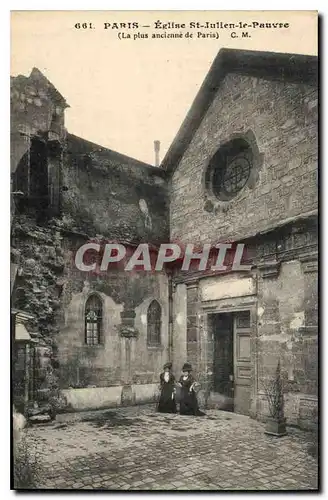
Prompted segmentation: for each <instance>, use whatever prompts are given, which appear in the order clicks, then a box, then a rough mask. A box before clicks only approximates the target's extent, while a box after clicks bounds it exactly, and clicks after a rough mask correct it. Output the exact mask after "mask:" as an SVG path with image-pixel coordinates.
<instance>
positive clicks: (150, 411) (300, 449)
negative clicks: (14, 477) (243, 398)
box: [27, 406, 317, 490]
mask: <svg viewBox="0 0 328 500" xmlns="http://www.w3.org/2000/svg"><path fill="white" fill-rule="evenodd" d="M263 431H264V425H263V424H262V423H259V422H256V421H254V420H251V419H249V418H247V417H244V416H241V415H236V414H233V413H228V412H222V411H215V410H211V411H207V415H206V417H200V418H195V417H183V416H180V415H160V414H156V413H155V412H154V407H153V406H143V407H133V408H124V409H123V408H122V409H116V410H108V411H104V412H93V413H91V412H90V413H84V414H76V415H70V416H65V417H63V416H62V417H60V418H58V419H57V421H56V422H53V423H47V424H41V425H40V424H38V425H33V426H32V427H30V428H29V429H28V432H27V440H28V443H29V447H30V448H31V449H32V448H33V449H36V450H37V453H38V456H39V460H40V462H41V463H42V471H41V475H40V481H39V486H40V488H47V489H105V490H202V489H206V490H232V489H237V490H243V489H247V490H248V489H252V490H281V489H283V490H295V489H299V490H304V489H316V488H317V460H316V459H315V458H313V457H312V456H311V455H310V454H309V453H308V448H309V442H308V439H309V437H308V433H304V432H301V431H299V430H296V429H289V432H288V435H287V436H285V437H282V438H274V437H270V436H267V435H265V434H264V432H263Z"/></svg>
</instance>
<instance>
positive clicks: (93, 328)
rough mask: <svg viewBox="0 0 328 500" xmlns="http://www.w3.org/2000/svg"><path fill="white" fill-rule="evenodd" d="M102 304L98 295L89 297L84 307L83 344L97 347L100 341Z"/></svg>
mask: <svg viewBox="0 0 328 500" xmlns="http://www.w3.org/2000/svg"><path fill="white" fill-rule="evenodd" d="M101 327H102V303H101V300H100V298H99V297H98V295H95V294H94V295H90V297H89V298H88V300H87V302H86V305H85V343H86V344H87V345H98V344H100V341H101Z"/></svg>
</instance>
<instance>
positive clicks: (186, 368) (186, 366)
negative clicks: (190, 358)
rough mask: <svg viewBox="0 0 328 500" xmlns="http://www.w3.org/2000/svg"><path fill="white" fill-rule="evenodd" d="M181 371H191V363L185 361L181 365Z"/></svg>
mask: <svg viewBox="0 0 328 500" xmlns="http://www.w3.org/2000/svg"><path fill="white" fill-rule="evenodd" d="M182 371H183V372H191V371H192V368H191V364H190V363H185V364H184V365H183V367H182Z"/></svg>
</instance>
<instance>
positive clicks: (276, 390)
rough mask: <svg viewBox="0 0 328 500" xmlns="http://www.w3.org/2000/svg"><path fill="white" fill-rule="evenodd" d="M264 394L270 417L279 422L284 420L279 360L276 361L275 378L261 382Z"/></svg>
mask: <svg viewBox="0 0 328 500" xmlns="http://www.w3.org/2000/svg"><path fill="white" fill-rule="evenodd" d="M262 384H263V387H264V392H265V395H266V398H267V401H268V404H269V412H270V416H271V417H272V418H274V419H276V420H279V421H281V420H282V419H283V418H284V394H283V384H282V378H281V369H280V360H279V361H278V364H277V368H276V373H275V376H274V377H273V378H272V379H270V380H268V381H266V380H263V381H262Z"/></svg>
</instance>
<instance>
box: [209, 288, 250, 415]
mask: <svg viewBox="0 0 328 500" xmlns="http://www.w3.org/2000/svg"><path fill="white" fill-rule="evenodd" d="M247 299H248V300H247ZM228 301H229V304H227V303H226V302H227V299H221V300H216V301H209V302H202V303H201V308H202V315H203V328H202V332H201V335H200V341H201V355H202V361H203V366H204V370H205V371H206V372H208V365H212V363H213V360H212V359H210V356H209V354H208V343H209V342H212V343H213V332H212V331H210V330H211V328H210V321H209V315H211V314H223V313H236V312H242V311H249V312H250V328H251V338H250V344H251V345H250V347H251V376H250V388H251V391H250V405H249V416H251V417H253V418H256V416H257V413H258V408H257V406H258V402H257V399H258V398H257V393H258V339H257V298H253V300H252V299H250V297H249V296H247V297H236V298H230V299H228ZM234 340H235V339H234ZM233 356H234V362H235V352H234V354H233ZM212 387H213V375H212V377H211V378H210V380H209V388H210V389H211V388H212Z"/></svg>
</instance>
